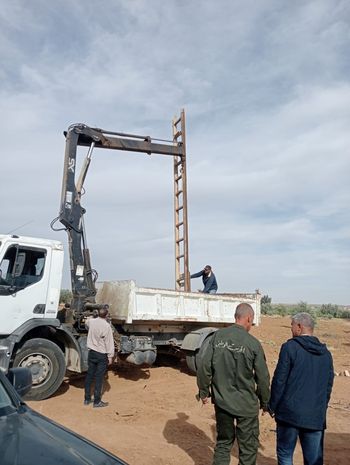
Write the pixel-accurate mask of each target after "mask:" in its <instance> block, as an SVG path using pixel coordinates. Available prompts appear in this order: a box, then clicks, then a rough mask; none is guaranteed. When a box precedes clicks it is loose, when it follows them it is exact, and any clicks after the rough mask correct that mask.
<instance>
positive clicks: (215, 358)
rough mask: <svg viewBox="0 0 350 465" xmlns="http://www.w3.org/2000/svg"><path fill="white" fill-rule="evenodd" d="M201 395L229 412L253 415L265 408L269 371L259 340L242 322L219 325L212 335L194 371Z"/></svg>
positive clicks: (268, 396) (267, 400)
mask: <svg viewBox="0 0 350 465" xmlns="http://www.w3.org/2000/svg"><path fill="white" fill-rule="evenodd" d="M197 384H198V387H199V396H200V398H201V399H204V398H206V397H209V395H210V391H211V397H212V402H213V403H214V404H215V405H217V406H218V407H220V408H222V409H223V410H226V411H227V412H229V413H231V414H232V415H236V416H242V417H253V416H256V415H258V414H259V408H262V409H263V410H264V411H267V410H268V408H269V399H270V388H269V386H270V375H269V371H268V369H267V366H266V359H265V354H264V351H263V348H262V347H261V344H260V342H259V341H258V340H257V339H256V338H255V337H254V336H252V335H251V334H249V333H248V332H247V331H246V330H245V328H243V326H240V325H237V324H233V325H232V326H230V327H228V328H223V329H219V330H218V331H216V332H215V333H214V335H213V337H212V338H211V341H210V343H209V346H208V349H207V350H206V352H205V354H204V357H203V360H202V363H201V365H200V366H199V369H198V372H197Z"/></svg>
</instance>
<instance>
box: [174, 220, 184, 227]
mask: <svg viewBox="0 0 350 465" xmlns="http://www.w3.org/2000/svg"><path fill="white" fill-rule="evenodd" d="M183 224H184V222H183V221H181V223H177V224H176V225H175V226H176V227H177V228H178V227H179V226H182V225H183Z"/></svg>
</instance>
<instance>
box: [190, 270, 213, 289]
mask: <svg viewBox="0 0 350 465" xmlns="http://www.w3.org/2000/svg"><path fill="white" fill-rule="evenodd" d="M201 276H202V281H203V285H204V289H203V291H200V292H203V293H204V294H216V292H217V290H218V283H217V281H216V278H215V274H214V273H213V271H212V269H211V266H210V265H207V266H206V267H205V268H204V270H202V271H199V272H198V273H194V274H191V279H192V278H200V277H201Z"/></svg>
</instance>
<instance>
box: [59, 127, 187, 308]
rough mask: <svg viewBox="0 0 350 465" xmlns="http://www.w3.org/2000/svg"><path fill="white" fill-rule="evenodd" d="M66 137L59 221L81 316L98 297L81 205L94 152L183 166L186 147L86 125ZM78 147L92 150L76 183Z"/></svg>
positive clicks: (73, 289)
mask: <svg viewBox="0 0 350 465" xmlns="http://www.w3.org/2000/svg"><path fill="white" fill-rule="evenodd" d="M64 134H65V136H66V152H65V161H64V172H63V183H62V196H61V206H60V213H59V221H60V222H61V223H62V224H63V225H64V226H65V229H66V231H67V233H68V238H69V253H70V268H71V282H72V292H73V301H72V305H71V310H72V312H73V313H76V312H78V313H81V312H83V311H84V310H85V309H88V308H94V304H95V295H96V289H95V283H94V281H95V280H94V276H93V275H94V271H93V270H92V269H91V261H90V253H89V249H88V248H87V242H86V236H85V228H84V214H85V212H86V210H85V208H83V207H82V205H81V195H82V191H83V185H84V181H85V177H86V174H87V171H88V168H89V165H90V161H91V155H92V151H93V149H94V148H104V149H112V150H125V151H131V152H144V153H147V154H149V155H151V154H162V155H170V156H173V157H175V159H176V160H178V159H179V160H180V161H179V162H178V164H184V163H185V146H184V145H183V144H182V142H171V143H170V144H169V145H167V144H159V143H154V142H152V139H151V138H150V137H149V136H136V135H130V134H122V133H115V132H108V131H104V130H102V129H97V128H94V129H92V128H90V127H88V126H86V125H84V124H76V125H72V126H70V127H69V128H68V131H67V132H65V133H64ZM174 140H175V139H174ZM79 145H80V146H87V147H89V150H88V154H87V156H86V158H85V160H84V163H83V165H82V168H81V172H80V175H79V177H78V180H77V181H76V168H77V167H76V160H77V147H78V146H79Z"/></svg>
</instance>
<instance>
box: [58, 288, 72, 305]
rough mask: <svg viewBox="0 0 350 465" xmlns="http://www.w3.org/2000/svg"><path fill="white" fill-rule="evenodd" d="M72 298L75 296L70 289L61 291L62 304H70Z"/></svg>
mask: <svg viewBox="0 0 350 465" xmlns="http://www.w3.org/2000/svg"><path fill="white" fill-rule="evenodd" d="M72 297H73V294H72V292H71V291H70V290H69V289H61V292H60V304H66V303H70V301H71V299H72Z"/></svg>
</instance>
